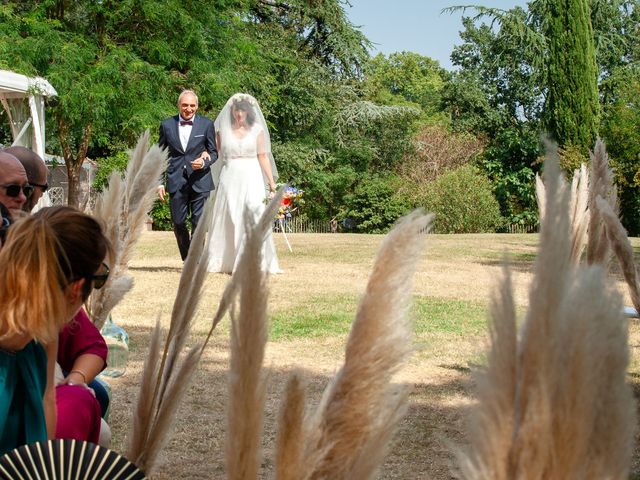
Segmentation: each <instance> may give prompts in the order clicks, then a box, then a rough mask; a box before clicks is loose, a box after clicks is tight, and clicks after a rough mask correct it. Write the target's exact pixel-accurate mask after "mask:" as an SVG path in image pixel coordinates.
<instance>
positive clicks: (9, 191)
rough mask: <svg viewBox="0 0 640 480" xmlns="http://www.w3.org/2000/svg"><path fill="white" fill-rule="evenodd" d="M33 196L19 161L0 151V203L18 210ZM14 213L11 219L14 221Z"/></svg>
mask: <svg viewBox="0 0 640 480" xmlns="http://www.w3.org/2000/svg"><path fill="white" fill-rule="evenodd" d="M32 194H33V187H32V186H31V185H29V180H28V179H27V173H26V172H25V170H24V167H23V166H22V164H21V163H20V161H19V160H18V159H17V158H16V157H15V156H13V155H11V154H10V153H6V152H5V151H0V203H2V204H3V205H4V206H5V207H7V208H8V209H9V210H10V211H11V210H20V209H21V208H22V206H23V205H24V204H25V203H26V201H27V200H28V199H29V198H30V197H31V195H32ZM15 216H16V215H15V213H12V217H14V220H15Z"/></svg>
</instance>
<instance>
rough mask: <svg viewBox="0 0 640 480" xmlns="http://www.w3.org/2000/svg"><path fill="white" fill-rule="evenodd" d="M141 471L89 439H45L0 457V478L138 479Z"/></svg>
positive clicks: (36, 479)
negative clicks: (88, 440) (45, 440)
mask: <svg viewBox="0 0 640 480" xmlns="http://www.w3.org/2000/svg"><path fill="white" fill-rule="evenodd" d="M144 478H146V477H145V475H144V473H143V472H142V471H141V470H140V469H139V468H138V467H136V466H135V465H134V464H133V463H131V462H130V461H129V460H127V459H126V458H124V457H123V456H122V455H119V454H117V453H116V452H114V451H113V450H109V449H107V448H104V447H100V446H98V445H94V444H93V443H89V442H81V441H78V440H49V441H47V442H39V443H32V444H31V445H24V446H22V447H18V448H16V449H14V450H11V451H10V452H8V453H6V454H4V455H3V456H2V457H0V479H3V480H4V479H7V480H9V479H10V480H45V479H47V480H67V479H78V480H83V479H84V480H141V479H144Z"/></svg>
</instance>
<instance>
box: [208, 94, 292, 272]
mask: <svg viewBox="0 0 640 480" xmlns="http://www.w3.org/2000/svg"><path fill="white" fill-rule="evenodd" d="M215 129H216V141H217V147H218V155H219V158H218V161H217V162H216V163H215V164H214V167H215V168H214V169H213V175H214V182H215V179H216V177H217V173H216V172H219V180H218V181H217V182H215V185H216V193H215V195H216V200H215V205H214V209H213V224H212V227H211V229H210V230H209V231H210V236H209V238H210V240H209V265H208V271H209V272H224V273H232V272H233V271H234V270H235V266H236V262H237V261H238V258H239V254H240V252H241V251H242V248H243V245H244V238H245V228H244V221H243V216H244V212H245V210H248V211H249V212H251V214H252V215H253V218H254V220H255V221H257V220H258V218H260V215H262V212H263V211H264V209H265V204H264V199H265V197H267V195H268V192H269V191H271V192H274V191H275V189H276V183H275V180H276V179H277V176H278V174H277V170H276V167H275V163H274V161H273V156H272V155H271V141H270V138H269V131H268V130H267V125H266V123H265V120H264V116H263V115H262V111H261V110H260V107H259V106H258V102H257V101H256V99H255V98H253V97H252V96H251V95H247V94H244V93H236V94H235V95H233V96H232V97H231V98H230V99H229V100H228V101H227V103H226V105H225V106H224V108H223V109H222V111H221V112H220V114H219V115H218V118H217V119H216V121H215ZM262 269H263V270H264V271H267V272H269V273H281V272H282V270H280V267H279V265H278V257H277V255H276V250H275V245H274V243H273V235H272V234H271V232H269V233H268V235H267V237H266V238H265V242H264V247H263V263H262Z"/></svg>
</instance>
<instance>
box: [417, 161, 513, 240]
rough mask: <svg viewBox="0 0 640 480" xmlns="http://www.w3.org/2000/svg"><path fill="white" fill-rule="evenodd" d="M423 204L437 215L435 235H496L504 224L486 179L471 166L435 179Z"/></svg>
mask: <svg viewBox="0 0 640 480" xmlns="http://www.w3.org/2000/svg"><path fill="white" fill-rule="evenodd" d="M423 202H424V205H423V206H424V207H425V208H426V209H427V210H428V211H430V212H433V213H435V214H436V219H435V230H436V232H437V233H478V232H495V231H496V229H498V228H500V227H501V226H502V225H503V223H504V219H503V218H502V216H501V215H500V206H499V205H498V201H497V200H496V198H495V197H494V196H493V193H492V191H491V183H490V182H489V179H488V178H487V177H485V176H484V175H482V174H481V173H480V172H479V171H478V169H477V168H475V167H473V166H471V165H465V166H463V167H460V168H458V169H456V170H452V171H449V172H446V173H445V174H443V175H441V176H440V177H438V178H437V179H436V180H435V181H434V182H432V183H431V184H429V187H428V188H427V191H426V194H425V197H424V200H423Z"/></svg>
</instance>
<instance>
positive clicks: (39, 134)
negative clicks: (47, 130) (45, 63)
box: [0, 70, 57, 158]
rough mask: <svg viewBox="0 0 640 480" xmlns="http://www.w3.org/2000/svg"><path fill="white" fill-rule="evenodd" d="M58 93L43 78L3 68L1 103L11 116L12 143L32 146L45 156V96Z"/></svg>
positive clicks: (9, 116) (0, 84) (1, 73)
mask: <svg viewBox="0 0 640 480" xmlns="http://www.w3.org/2000/svg"><path fill="white" fill-rule="evenodd" d="M56 95H57V92H56V90H55V89H54V88H53V87H52V86H51V84H50V83H49V82H47V81H46V80H45V79H44V78H41V77H35V78H29V77H26V76H24V75H20V74H19V73H15V72H10V71H8V70H0V103H2V107H3V108H4V111H5V112H6V114H7V117H8V119H9V125H10V127H11V134H12V136H13V145H22V146H25V147H28V148H31V149H33V151H35V152H36V153H37V154H38V155H40V156H41V157H42V158H44V98H45V97H51V96H56Z"/></svg>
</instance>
